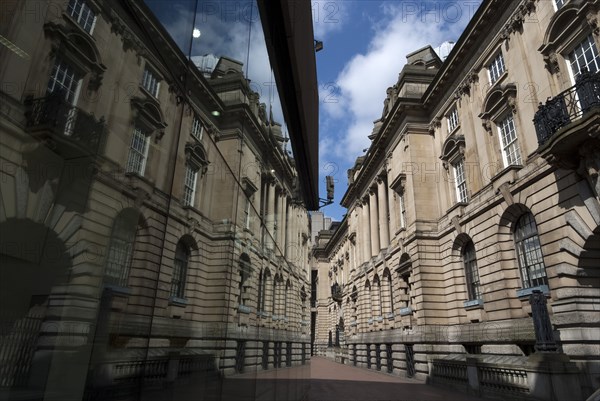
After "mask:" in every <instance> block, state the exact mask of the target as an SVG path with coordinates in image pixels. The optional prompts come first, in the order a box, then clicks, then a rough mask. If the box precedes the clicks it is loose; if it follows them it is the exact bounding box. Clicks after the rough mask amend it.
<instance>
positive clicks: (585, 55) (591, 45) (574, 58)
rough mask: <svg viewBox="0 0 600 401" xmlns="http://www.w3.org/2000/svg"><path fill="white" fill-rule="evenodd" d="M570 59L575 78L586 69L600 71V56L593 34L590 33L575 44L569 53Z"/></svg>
mask: <svg viewBox="0 0 600 401" xmlns="http://www.w3.org/2000/svg"><path fill="white" fill-rule="evenodd" d="M569 61H570V66H571V72H572V74H573V78H574V79H577V77H578V76H579V75H580V74H581V73H582V72H583V71H584V70H587V71H589V72H598V71H600V57H599V56H598V48H597V47H596V42H595V41H594V37H593V36H592V35H589V36H588V37H587V38H586V39H585V40H584V41H583V42H581V43H579V44H578V45H577V46H575V48H574V49H573V51H572V52H571V53H569Z"/></svg>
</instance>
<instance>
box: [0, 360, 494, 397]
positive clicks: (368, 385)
mask: <svg viewBox="0 0 600 401" xmlns="http://www.w3.org/2000/svg"><path fill="white" fill-rule="evenodd" d="M0 399H2V397H0ZM92 399H93V400H94V401H106V400H113V401H130V400H142V401H481V400H482V399H481V398H477V397H473V396H469V395H466V394H463V393H460V392H456V391H453V390H449V389H446V388H440V387H434V386H431V385H427V384H424V383H423V382H421V381H418V380H413V379H407V378H401V377H398V376H395V375H389V374H386V373H381V372H377V371H373V370H367V369H362V368H357V367H354V366H349V365H341V364H338V363H335V362H332V361H330V360H328V359H325V358H320V357H312V358H311V360H310V363H308V364H306V365H304V366H296V367H293V368H280V369H273V370H268V371H258V372H252V373H246V374H240V375H234V376H230V377H228V378H226V379H225V380H220V379H219V378H218V376H217V375H216V374H213V375H206V374H203V375H192V376H190V377H188V378H187V379H185V380H182V381H179V382H178V383H176V384H175V385H173V386H170V387H167V388H151V387H148V386H144V387H143V389H142V391H141V392H140V393H138V395H137V396H135V397H133V398H132V397H130V396H128V397H119V396H118V395H116V394H110V395H109V394H98V395H97V396H96V397H95V398H91V400H92Z"/></svg>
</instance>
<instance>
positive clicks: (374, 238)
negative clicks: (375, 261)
mask: <svg viewBox="0 0 600 401" xmlns="http://www.w3.org/2000/svg"><path fill="white" fill-rule="evenodd" d="M369 212H370V213H369V218H370V224H371V256H376V255H377V254H378V253H379V227H378V225H379V224H378V221H377V219H378V212H377V194H376V193H375V192H374V191H369Z"/></svg>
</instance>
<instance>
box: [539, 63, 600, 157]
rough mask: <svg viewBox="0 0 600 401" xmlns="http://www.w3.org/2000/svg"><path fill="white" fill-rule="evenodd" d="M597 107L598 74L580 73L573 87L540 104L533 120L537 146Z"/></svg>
mask: <svg viewBox="0 0 600 401" xmlns="http://www.w3.org/2000/svg"><path fill="white" fill-rule="evenodd" d="M599 106H600V73H590V72H582V73H581V74H580V75H579V77H578V78H577V83H576V84H575V85H574V86H572V87H570V88H569V89H567V90H565V91H564V92H561V93H560V94H558V95H557V96H555V97H554V98H552V99H549V100H548V101H546V104H544V105H542V104H541V103H540V105H539V108H538V111H537V112H536V113H535V116H534V118H533V124H534V126H535V131H536V134H537V138H538V144H539V145H540V146H541V145H543V144H545V143H546V142H547V141H548V139H550V138H551V137H552V135H554V134H555V133H556V132H557V131H558V130H560V129H561V128H563V127H565V126H567V125H568V124H570V123H571V122H573V121H574V120H577V119H578V118H581V117H583V116H584V115H586V114H588V113H589V112H591V111H592V110H594V109H595V108H597V107H599Z"/></svg>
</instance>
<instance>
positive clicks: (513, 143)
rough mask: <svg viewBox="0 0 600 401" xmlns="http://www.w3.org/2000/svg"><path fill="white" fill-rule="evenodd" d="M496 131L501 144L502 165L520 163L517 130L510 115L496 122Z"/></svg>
mask: <svg viewBox="0 0 600 401" xmlns="http://www.w3.org/2000/svg"><path fill="white" fill-rule="evenodd" d="M498 133H499V135H500V144H501V145H502V160H504V167H508V166H511V165H519V164H521V151H520V149H519V143H518V142H517V130H516V129H515V121H514V120H513V117H512V115H508V117H506V118H505V119H504V120H502V121H499V122H498Z"/></svg>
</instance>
